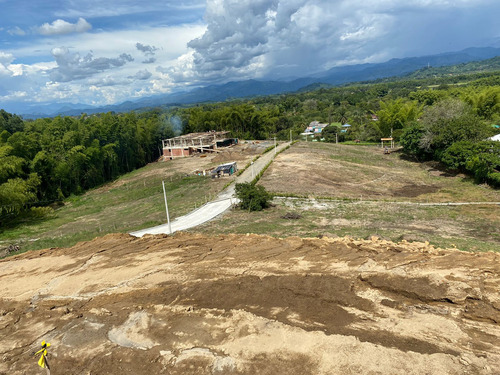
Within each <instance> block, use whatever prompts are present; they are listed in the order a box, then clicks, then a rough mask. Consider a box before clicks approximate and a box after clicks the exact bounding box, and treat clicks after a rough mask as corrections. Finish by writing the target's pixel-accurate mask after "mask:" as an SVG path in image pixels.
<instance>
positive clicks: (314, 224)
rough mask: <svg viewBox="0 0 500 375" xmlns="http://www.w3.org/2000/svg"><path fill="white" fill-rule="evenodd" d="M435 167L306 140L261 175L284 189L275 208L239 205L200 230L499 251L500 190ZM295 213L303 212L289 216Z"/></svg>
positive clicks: (368, 150) (268, 185)
mask: <svg viewBox="0 0 500 375" xmlns="http://www.w3.org/2000/svg"><path fill="white" fill-rule="evenodd" d="M435 167H436V165H434V164H432V163H428V164H424V165H419V164H417V163H414V162H410V161H406V160H404V159H402V158H400V156H399V154H398V153H393V154H391V155H384V154H383V153H382V151H381V150H380V149H379V148H378V147H369V146H342V145H338V146H337V145H334V144H325V143H312V142H308V143H305V142H301V143H299V144H297V145H295V146H294V147H292V148H290V149H289V150H287V151H285V152H284V153H282V154H280V155H278V157H277V159H276V161H275V162H274V163H273V164H272V165H271V167H270V168H269V169H268V170H267V171H266V173H265V174H264V176H263V178H262V179H261V180H260V182H259V183H261V184H262V185H263V186H265V187H266V188H267V189H268V190H270V191H272V192H275V193H276V194H278V195H281V196H283V197H282V198H275V200H274V203H275V206H274V207H273V208H271V209H269V210H265V211H263V212H262V213H247V212H242V211H239V210H235V211H233V212H231V213H230V214H228V215H225V216H224V217H222V218H220V219H219V220H218V221H213V222H210V223H207V224H206V225H204V226H202V227H199V228H196V229H195V230H196V231H201V232H204V233H212V234H215V233H221V232H222V233H242V234H243V233H249V232H250V233H258V234H269V235H273V236H279V237H285V236H293V235H297V236H306V237H314V236H352V237H355V238H369V237H370V236H372V235H377V236H379V237H382V238H385V239H391V240H393V241H401V240H407V241H422V242H425V241H429V242H430V243H431V244H434V245H436V246H440V247H457V248H458V249H461V250H468V251H498V249H500V233H499V232H498V228H499V227H500V206H499V205H491V204H488V203H491V202H499V201H500V192H499V191H498V190H494V189H491V188H489V187H488V186H486V185H475V184H474V183H473V182H472V181H471V180H470V179H468V178H466V177H465V176H463V175H449V174H447V173H444V172H442V171H440V170H439V169H436V168H435ZM286 196H289V197H288V198H287V197H286ZM299 197H302V198H299ZM444 202H484V204H474V205H458V206H453V205H450V206H447V205H442V204H443V203H444ZM290 213H293V214H295V217H298V218H296V219H295V220H292V219H289V218H286V214H290ZM297 215H298V216H297ZM292 217H293V215H292Z"/></svg>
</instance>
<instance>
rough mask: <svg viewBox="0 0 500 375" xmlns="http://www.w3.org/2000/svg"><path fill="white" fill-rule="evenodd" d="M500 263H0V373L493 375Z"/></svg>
mask: <svg viewBox="0 0 500 375" xmlns="http://www.w3.org/2000/svg"><path fill="white" fill-rule="evenodd" d="M499 282H500V254H497V253H477V254H472V253H465V252H460V251H456V250H443V249H436V248H434V247H432V246H430V245H428V244H426V243H418V242H414V243H407V242H405V241H403V242H402V243H399V244H396V243H392V242H388V241H385V240H381V239H378V238H376V237H373V238H372V239H370V240H353V239H350V238H336V239H332V238H327V237H324V238H322V239H301V238H298V237H291V238H285V239H276V238H272V237H267V236H257V235H246V236H237V235H224V236H213V237H209V236H203V235H199V234H185V233H178V234H176V235H175V236H172V237H167V236H156V237H146V238H133V237H130V236H128V235H121V234H113V235H107V236H105V237H102V238H97V239H95V240H94V241H91V242H86V243H79V244H77V245H76V246H74V247H72V248H68V249H48V250H41V251H33V252H30V253H26V254H22V255H19V256H15V257H11V258H8V259H4V260H1V261H0V358H1V361H0V374H9V375H11V374H34V373H42V370H41V369H40V368H39V367H38V366H37V360H38V358H37V357H34V356H33V355H32V352H34V351H36V350H38V349H39V346H40V342H41V341H42V340H46V341H48V342H50V343H51V347H50V348H49V355H50V356H49V360H50V363H51V366H52V374H85V375H86V374H92V375H95V374H128V373H130V374H148V375H149V374H273V375H274V374H287V375H289V374H300V375H304V374H401V373H405V374H495V373H500V326H499V323H500V295H499V294H498V287H499Z"/></svg>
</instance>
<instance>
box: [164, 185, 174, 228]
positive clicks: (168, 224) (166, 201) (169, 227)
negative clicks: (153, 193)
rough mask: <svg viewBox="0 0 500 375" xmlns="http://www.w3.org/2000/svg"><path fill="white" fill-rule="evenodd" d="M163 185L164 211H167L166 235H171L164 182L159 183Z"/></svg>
mask: <svg viewBox="0 0 500 375" xmlns="http://www.w3.org/2000/svg"><path fill="white" fill-rule="evenodd" d="M161 183H162V185H163V197H164V198H165V210H166V211H167V222H168V234H172V226H171V225H170V215H169V214H168V204H167V193H166V192H165V181H162V182H161Z"/></svg>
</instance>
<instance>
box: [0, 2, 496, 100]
mask: <svg viewBox="0 0 500 375" xmlns="http://www.w3.org/2000/svg"><path fill="white" fill-rule="evenodd" d="M499 15H500V1H498V0H206V1H204V0H161V1H160V0H148V1H134V0H120V1H118V0H0V108H2V107H5V108H7V107H8V105H9V104H11V103H19V102H26V103H40V104H44V103H55V102H58V103H59V102H60V103H82V104H90V105H99V106H101V105H107V104H116V103H120V102H123V101H126V100H134V99H139V98H141V97H147V96H152V95H158V94H167V93H171V92H176V91H180V90H187V89H190V88H194V87H202V86H207V85H211V84H220V83H224V82H229V81H238V80H246V79H287V78H290V79H291V78H293V77H301V76H307V75H311V74H314V73H318V72H321V71H324V70H327V69H330V68H332V67H334V66H339V65H350V64H359V63H366V62H383V61H387V60H389V59H391V58H402V57H410V56H422V55H429V54H436V53H442V52H451V51H459V50H462V49H464V48H468V47H486V46H493V47H500V22H498V16H499Z"/></svg>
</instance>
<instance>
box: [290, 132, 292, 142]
mask: <svg viewBox="0 0 500 375" xmlns="http://www.w3.org/2000/svg"><path fill="white" fill-rule="evenodd" d="M290 143H292V129H290Z"/></svg>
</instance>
